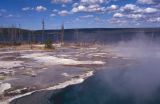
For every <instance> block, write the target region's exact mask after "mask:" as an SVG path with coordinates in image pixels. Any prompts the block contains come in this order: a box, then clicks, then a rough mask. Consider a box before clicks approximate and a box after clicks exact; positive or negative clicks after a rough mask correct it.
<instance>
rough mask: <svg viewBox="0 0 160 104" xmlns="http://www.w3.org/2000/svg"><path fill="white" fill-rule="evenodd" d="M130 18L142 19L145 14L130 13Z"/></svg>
mask: <svg viewBox="0 0 160 104" xmlns="http://www.w3.org/2000/svg"><path fill="white" fill-rule="evenodd" d="M126 16H127V17H128V18H131V19H141V18H143V17H144V16H143V15H142V14H129V15H126Z"/></svg>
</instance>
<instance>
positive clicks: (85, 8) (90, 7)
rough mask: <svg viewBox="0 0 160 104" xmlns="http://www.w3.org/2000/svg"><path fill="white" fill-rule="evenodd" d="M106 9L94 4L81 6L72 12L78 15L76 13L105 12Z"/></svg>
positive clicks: (74, 8)
mask: <svg viewBox="0 0 160 104" xmlns="http://www.w3.org/2000/svg"><path fill="white" fill-rule="evenodd" d="M104 10H105V8H104V7H101V6H100V5H98V4H92V5H88V6H85V5H82V4H81V5H79V6H77V7H73V9H72V10H71V12H73V13H76V12H101V11H104Z"/></svg>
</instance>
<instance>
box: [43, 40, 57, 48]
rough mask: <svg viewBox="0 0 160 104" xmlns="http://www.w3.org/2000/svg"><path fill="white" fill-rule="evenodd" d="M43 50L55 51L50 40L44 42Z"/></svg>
mask: <svg viewBox="0 0 160 104" xmlns="http://www.w3.org/2000/svg"><path fill="white" fill-rule="evenodd" d="M45 48H46V49H55V47H54V46H53V45H52V40H50V39H48V40H46V41H45Z"/></svg>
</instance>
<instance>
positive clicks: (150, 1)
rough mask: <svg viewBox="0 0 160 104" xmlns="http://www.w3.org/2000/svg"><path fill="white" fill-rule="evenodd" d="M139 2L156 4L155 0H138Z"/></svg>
mask: <svg viewBox="0 0 160 104" xmlns="http://www.w3.org/2000/svg"><path fill="white" fill-rule="evenodd" d="M137 2H138V3H141V4H154V1H153V0H138V1H137Z"/></svg>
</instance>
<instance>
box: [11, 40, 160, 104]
mask: <svg viewBox="0 0 160 104" xmlns="http://www.w3.org/2000/svg"><path fill="white" fill-rule="evenodd" d="M103 49H105V48H103ZM112 49H113V50H114V51H112V53H115V57H112V58H110V60H109V61H108V64H107V65H105V66H104V67H100V68H99V70H95V72H94V75H93V76H91V77H89V78H87V79H86V80H85V81H84V82H82V83H79V84H76V85H69V86H67V87H65V88H62V89H57V90H44V91H39V92H35V93H32V94H30V95H28V96H25V97H22V98H19V99H15V100H13V101H12V102H11V103H10V104H159V103H160V47H159V45H158V44H155V43H150V44H148V41H142V40H139V41H137V40H136V41H130V42H128V43H119V44H118V45H116V46H112ZM116 57H121V58H116Z"/></svg>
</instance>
